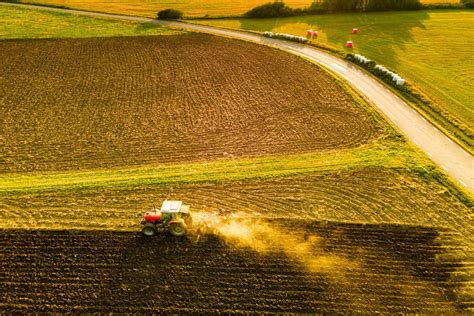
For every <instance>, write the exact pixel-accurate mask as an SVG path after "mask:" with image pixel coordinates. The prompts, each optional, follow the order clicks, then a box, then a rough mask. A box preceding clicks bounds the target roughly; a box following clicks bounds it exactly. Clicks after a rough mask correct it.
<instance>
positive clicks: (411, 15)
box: [198, 11, 474, 146]
mask: <svg viewBox="0 0 474 316" xmlns="http://www.w3.org/2000/svg"><path fill="white" fill-rule="evenodd" d="M473 22H474V13H473V12H471V11H418V12H396V13H395V12H390V13H370V14H337V15H321V16H307V17H294V18H282V19H263V20H252V19H225V20H203V21H199V22H198V23H201V24H205V25H212V26H217V27H226V28H235V29H244V30H252V31H260V32H263V31H273V32H284V33H291V34H296V35H305V32H306V30H308V29H314V30H318V31H319V34H320V35H319V37H318V39H317V40H315V42H317V43H323V44H326V45H329V46H332V47H335V48H337V49H340V50H345V51H346V52H348V51H349V50H347V49H345V47H344V43H345V42H346V41H348V40H351V41H353V42H354V45H355V48H354V52H355V53H360V54H362V55H365V56H366V57H368V58H369V59H372V60H374V61H376V62H377V63H380V64H383V65H385V66H387V67H389V68H391V69H393V70H395V71H396V72H398V73H399V74H400V75H401V76H403V77H405V78H407V79H408V80H409V81H410V82H411V83H412V84H414V85H416V86H417V87H418V88H420V90H421V91H422V92H423V93H425V94H426V95H427V96H428V97H429V99H430V100H432V101H433V103H434V104H433V109H434V110H435V112H437V113H436V115H441V118H440V117H436V116H435V117H434V120H435V121H438V122H439V123H440V125H441V126H443V127H445V128H446V129H447V130H448V131H450V132H453V131H454V132H456V131H455V129H456V128H455V127H453V126H446V124H443V120H445V121H446V122H450V123H452V122H456V121H457V123H458V125H459V126H460V127H461V128H462V129H464V130H465V131H467V133H463V135H462V137H459V138H460V139H461V140H462V141H463V142H464V143H465V144H466V143H470V144H471V146H472V131H473V130H472V126H474V112H473V108H474V101H473V100H474V94H473V91H474V81H473V78H474V76H473V75H474V64H473V63H472V62H468V61H469V60H470V59H471V58H472V52H473V49H472V47H474V27H473V26H474V23H473ZM354 27H357V28H359V29H360V34H358V35H352V34H351V29H352V28H354ZM457 132H459V131H457ZM469 134H470V136H469Z"/></svg>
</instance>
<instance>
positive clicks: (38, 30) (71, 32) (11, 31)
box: [0, 5, 180, 39]
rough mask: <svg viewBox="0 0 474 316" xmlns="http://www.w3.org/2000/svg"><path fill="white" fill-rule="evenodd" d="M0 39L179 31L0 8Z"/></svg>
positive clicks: (131, 34)
mask: <svg viewBox="0 0 474 316" xmlns="http://www.w3.org/2000/svg"><path fill="white" fill-rule="evenodd" d="M0 17H1V19H2V23H0V39H14V38H62V37H72V38H76V37H97V36H133V35H170V34H178V33H180V32H179V31H176V30H171V29H168V28H164V27H161V26H159V25H156V24H152V23H139V22H131V21H130V22H128V21H118V20H112V19H99V18H91V17H86V16H80V15H75V14H68V13H60V12H51V11H43V10H32V9H25V8H19V7H10V6H3V5H0Z"/></svg>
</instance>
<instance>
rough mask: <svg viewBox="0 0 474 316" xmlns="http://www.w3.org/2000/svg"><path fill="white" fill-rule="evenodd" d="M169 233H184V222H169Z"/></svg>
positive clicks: (180, 234) (174, 234) (175, 234)
mask: <svg viewBox="0 0 474 316" xmlns="http://www.w3.org/2000/svg"><path fill="white" fill-rule="evenodd" d="M169 229H170V233H171V235H173V236H176V237H181V236H184V235H186V232H187V229H186V225H185V224H184V223H173V224H170V228H169Z"/></svg>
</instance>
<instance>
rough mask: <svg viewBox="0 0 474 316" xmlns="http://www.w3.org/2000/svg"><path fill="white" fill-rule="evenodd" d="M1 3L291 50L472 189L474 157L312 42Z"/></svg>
mask: <svg viewBox="0 0 474 316" xmlns="http://www.w3.org/2000/svg"><path fill="white" fill-rule="evenodd" d="M0 4H2V5H10V6H22V7H28V8H33V9H42V10H49V11H60V12H69V13H75V14H80V15H87V16H93V17H103V18H113V19H120V20H129V21H139V22H151V23H157V24H160V25H163V26H167V27H172V28H177V29H184V30H189V31H195V32H203V33H209V34H213V35H219V36H225V37H229V38H235V39H240V40H246V41H251V42H256V43H259V44H263V45H267V46H272V47H277V48H280V49H283V50H285V51H287V52H290V53H292V54H295V55H298V56H301V57H304V58H307V59H309V60H311V61H314V62H316V63H318V64H320V65H322V66H324V67H325V68H327V69H329V70H331V71H332V72H334V73H336V74H337V75H338V76H339V77H341V78H343V79H345V80H346V81H347V82H348V83H349V84H350V85H351V86H353V87H354V88H355V89H356V90H358V91H359V92H360V93H361V94H362V95H364V96H365V97H366V98H367V99H368V100H370V101H371V102H372V103H373V105H374V106H375V107H376V108H377V109H379V111H380V112H381V113H383V114H384V115H385V117H386V118H388V119H389V120H390V121H391V122H392V123H393V124H394V125H395V126H397V127H398V128H399V130H400V131H401V132H402V133H403V134H405V135H406V136H407V138H408V139H410V140H411V141H412V142H413V143H414V144H415V145H416V146H418V147H419V148H421V149H422V150H423V151H424V152H425V153H426V154H427V155H428V156H429V157H430V158H431V159H432V160H433V161H434V162H435V163H437V164H438V165H439V166H440V167H441V168H442V169H443V170H444V171H445V172H446V173H447V174H449V175H450V176H451V177H453V178H454V179H456V180H457V181H458V182H459V183H460V184H461V185H462V186H464V187H465V188H467V189H468V190H469V191H470V192H471V193H474V172H473V171H474V157H473V156H472V155H471V154H469V153H468V152H466V151H465V150H464V149H462V148H461V146H459V145H458V144H456V143H454V142H453V141H452V140H451V139H450V138H449V137H447V136H446V135H445V134H444V133H442V132H441V131H440V130H438V129H437V128H436V127H435V126H434V125H433V124H431V123H430V122H428V121H427V120H426V119H425V118H424V117H423V116H422V115H420V114H419V113H418V112H416V111H415V110H414V109H413V108H411V107H410V106H409V105H408V104H407V103H405V102H404V101H402V100H401V99H400V98H399V97H398V96H397V95H396V94H394V93H393V92H392V91H390V90H388V89H387V88H386V87H385V86H384V85H383V84H382V83H381V82H379V81H377V80H376V79H374V78H373V77H371V76H369V75H368V74H366V73H365V72H364V71H362V70H361V69H359V68H358V67H356V66H354V65H353V64H351V63H349V62H347V61H345V60H343V59H340V58H337V57H335V56H333V55H330V54H328V53H325V52H323V51H321V50H319V49H317V48H314V47H312V46H308V45H304V44H298V43H293V42H288V41H283V40H277V39H270V38H266V37H263V36H261V35H258V34H252V33H247V32H241V31H234V30H227V29H220V28H215V27H210V26H203V25H196V24H189V23H183V22H174V21H158V20H155V19H150V18H144V17H135V16H125V15H117V14H108V13H96V12H88V11H82V10H73V9H60V8H51V7H43V6H35V5H26V4H13V3H2V2H0Z"/></svg>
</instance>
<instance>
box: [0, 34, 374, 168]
mask: <svg viewBox="0 0 474 316" xmlns="http://www.w3.org/2000/svg"><path fill="white" fill-rule="evenodd" d="M0 54H1V56H2V58H1V59H0V96H1V98H0V117H1V118H2V119H1V120H0V172H19V171H39V170H41V171H48V170H70V169H82V168H95V167H112V166H128V165H139V164H144V163H163V162H184V161H204V160H209V159H215V158H220V157H232V156H237V157H239V156H259V155H267V154H277V153H297V152H305V151H315V150H324V149H334V148H347V147H354V146H358V145H360V144H362V143H366V142H368V141H369V140H370V139H371V138H373V137H374V135H375V134H377V130H378V129H380V126H378V124H377V123H375V122H374V120H373V119H372V118H371V116H370V115H369V114H368V113H367V111H366V110H365V109H364V108H363V107H361V106H360V104H358V103H357V102H356V101H354V99H352V97H350V96H349V95H348V94H347V93H346V92H345V91H344V90H343V89H342V88H341V87H340V86H339V84H338V83H337V82H336V81H335V80H334V79H333V78H332V77H331V76H329V75H328V74H327V73H326V72H325V71H323V70H321V69H320V68H318V67H317V66H315V65H312V64H310V63H309V62H306V61H304V60H302V59H301V58H299V57H296V56H292V55H289V54H287V53H284V52H280V51H278V50H275V49H271V48H267V47H263V46H261V45H256V44H251V43H245V42H240V41H234V40H230V39H225V38H218V37H212V36H208V35H203V34H187V35H178V36H163V37H133V38H129V37H127V38H93V39H59V40H7V41H1V42H0Z"/></svg>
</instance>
